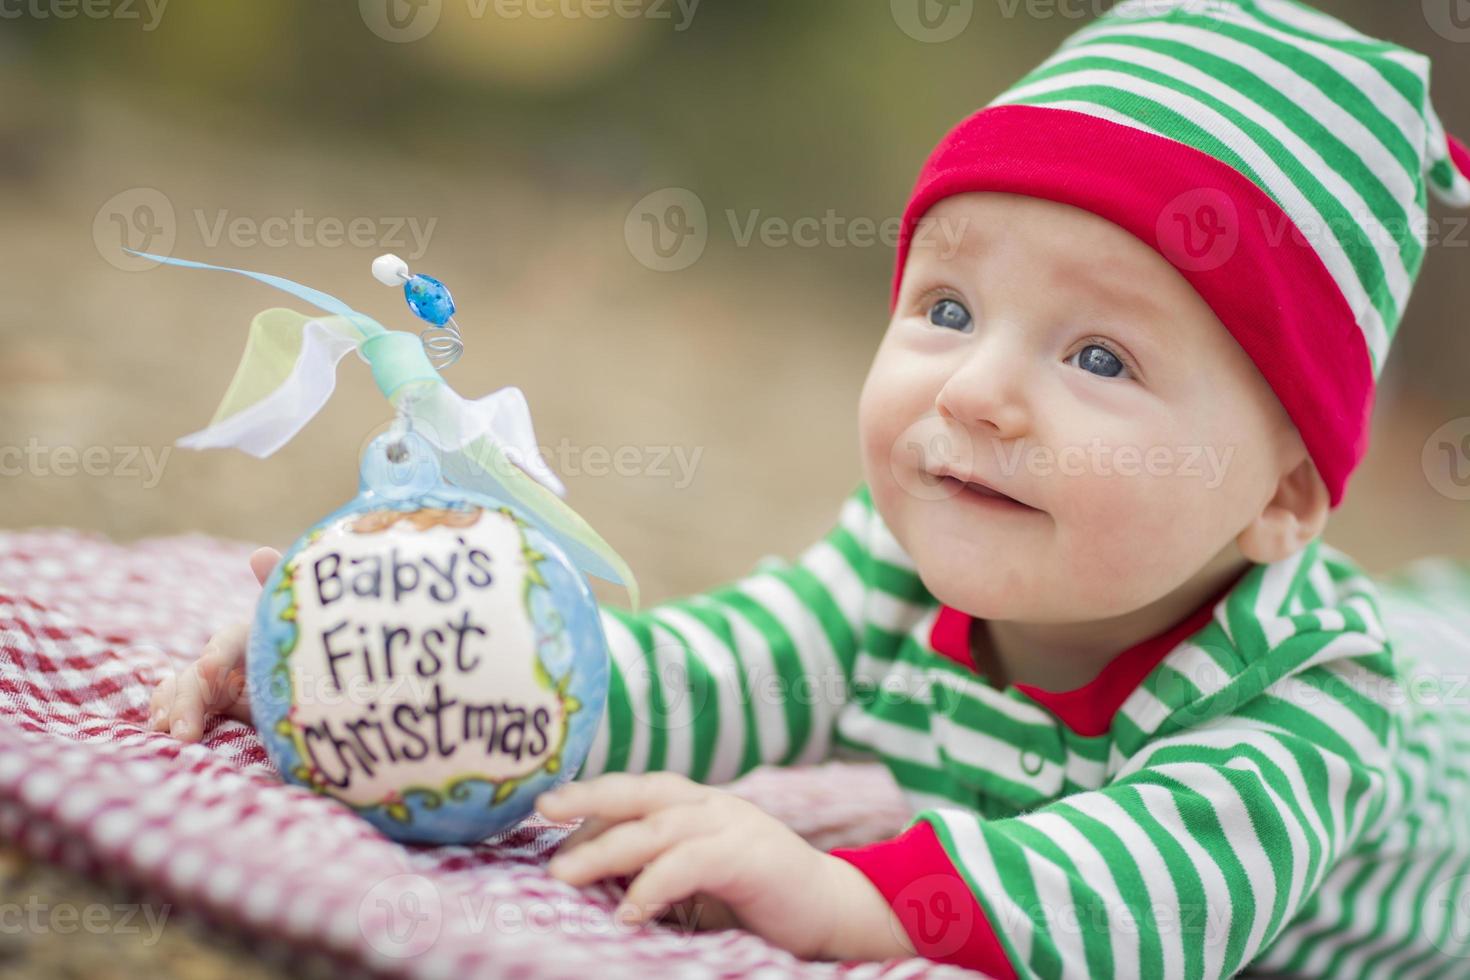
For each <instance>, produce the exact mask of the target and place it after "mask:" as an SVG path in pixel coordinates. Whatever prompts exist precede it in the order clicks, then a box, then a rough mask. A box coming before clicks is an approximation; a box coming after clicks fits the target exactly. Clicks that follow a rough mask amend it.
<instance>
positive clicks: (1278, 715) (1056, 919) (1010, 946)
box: [832, 668, 1393, 980]
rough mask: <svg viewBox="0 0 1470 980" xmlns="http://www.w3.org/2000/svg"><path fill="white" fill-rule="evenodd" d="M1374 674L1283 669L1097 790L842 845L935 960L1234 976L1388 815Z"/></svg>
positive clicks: (1037, 973)
mask: <svg viewBox="0 0 1470 980" xmlns="http://www.w3.org/2000/svg"><path fill="white" fill-rule="evenodd" d="M1376 669H1381V668H1374V669H1373V670H1370V669H1369V668H1363V669H1362V671H1359V672H1358V673H1359V676H1357V677H1355V678H1347V677H1344V676H1340V675H1337V674H1334V673H1333V672H1331V671H1325V670H1320V669H1319V670H1316V671H1314V672H1308V673H1307V674H1304V675H1298V676H1296V677H1292V678H1286V679H1283V680H1282V681H1280V682H1278V683H1277V684H1276V685H1274V686H1273V688H1270V689H1268V691H1267V694H1266V695H1265V696H1263V697H1259V698H1256V699H1253V700H1252V701H1251V702H1250V703H1249V704H1247V705H1244V706H1243V709H1242V710H1239V711H1237V712H1235V713H1233V714H1232V715H1230V716H1226V717H1222V718H1219V719H1216V720H1213V721H1211V722H1209V723H1207V724H1203V725H1200V726H1197V727H1195V728H1191V729H1188V730H1186V731H1183V732H1179V733H1177V734H1175V735H1172V736H1169V737H1167V738H1162V739H1158V740H1156V741H1154V742H1151V743H1149V744H1148V745H1147V746H1145V747H1144V749H1143V750H1142V751H1140V752H1138V753H1137V754H1136V755H1135V756H1134V757H1133V758H1132V759H1130V760H1129V761H1128V762H1127V763H1126V764H1125V765H1124V767H1123V768H1122V770H1121V771H1120V772H1119V774H1118V776H1117V777H1116V778H1115V779H1114V780H1113V781H1111V782H1110V783H1108V784H1107V785H1105V786H1104V787H1102V788H1100V789H1098V790H1094V791H1087V792H1080V793H1075V794H1072V795H1070V796H1067V797H1065V798H1063V799H1061V800H1058V801H1056V802H1054V803H1051V804H1048V805H1046V806H1043V807H1040V808H1038V809H1035V810H1032V811H1030V812H1026V813H1022V814H1018V815H1016V816H1012V817H1007V818H1003V819H994V820H987V819H984V818H982V817H979V816H978V815H976V814H975V813H973V812H971V811H969V810H966V809H963V808H960V807H953V808H950V807H944V806H940V807H935V808H930V809H925V810H922V811H920V812H919V813H918V814H916V815H915V816H914V818H913V819H912V820H911V821H910V823H909V825H908V826H907V827H906V828H905V829H904V831H903V833H902V834H900V835H899V836H898V837H896V838H894V839H892V840H887V841H880V842H878V843H875V844H870V845H867V846H864V847H858V848H844V849H838V850H836V851H833V852H832V853H834V854H835V855H836V856H838V857H842V858H844V859H845V860H848V861H850V862H852V863H853V864H854V865H856V866H857V867H858V868H859V869H860V870H862V871H863V872H864V874H866V875H867V876H868V878H869V879H870V880H871V881H873V883H874V884H875V886H876V887H877V888H878V890H879V891H880V892H881V893H882V894H883V895H884V897H885V898H887V899H888V900H889V902H890V904H891V905H892V907H893V908H894V911H895V913H896V914H897V916H898V918H899V919H900V921H901V922H903V924H904V927H905V929H906V931H907V932H908V933H909V935H910V937H911V939H912V940H913V942H914V943H915V946H916V949H917V951H918V952H919V953H920V954H921V955H925V956H928V957H929V958H931V959H936V960H940V961H942V962H949V963H954V964H957V965H962V966H966V967H969V968H971V969H979V970H982V971H984V972H985V973H987V974H988V975H991V976H995V977H1001V978H1005V977H1027V978H1030V977H1082V976H1086V977H1099V978H1104V977H1118V978H1124V977H1180V978H1211V980H1213V978H1217V977H1228V976H1234V975H1235V974H1236V973H1237V972H1239V971H1240V970H1242V969H1244V968H1245V967H1246V966H1247V965H1249V964H1250V963H1251V962H1252V961H1253V960H1255V959H1256V958H1257V957H1258V956H1260V955H1261V954H1262V952H1263V951H1264V950H1266V949H1267V948H1268V947H1269V946H1270V944H1271V943H1272V942H1273V940H1274V939H1275V938H1277V937H1278V936H1279V935H1280V934H1281V932H1282V930H1283V929H1285V928H1286V927H1287V925H1288V924H1289V923H1291V922H1292V921H1293V919H1295V918H1296V917H1297V916H1298V914H1299V913H1300V912H1301V911H1302V910H1303V909H1304V908H1305V907H1306V906H1307V904H1308V903H1309V902H1312V901H1313V900H1314V895H1315V894H1316V893H1317V891H1318V889H1319V887H1320V886H1321V885H1322V883H1323V880H1324V878H1325V877H1326V876H1327V875H1328V874H1329V873H1330V872H1332V871H1333V870H1334V868H1335V866H1336V865H1337V864H1338V862H1339V860H1340V859H1341V858H1342V857H1343V855H1344V854H1345V853H1347V852H1348V851H1349V850H1350V849H1351V848H1352V847H1354V846H1355V845H1356V844H1357V842H1359V841H1360V840H1361V839H1362V838H1363V835H1364V833H1365V831H1366V830H1367V829H1368V828H1370V827H1371V826H1372V825H1373V824H1375V822H1377V821H1378V820H1379V819H1380V818H1381V816H1382V814H1383V812H1384V807H1385V799H1386V797H1387V795H1388V793H1389V791H1390V789H1389V786H1388V785H1387V784H1388V783H1389V781H1390V778H1391V777H1390V775H1389V769H1390V767H1389V765H1388V758H1389V745H1390V744H1391V743H1392V741H1393V735H1392V734H1391V731H1390V729H1391V725H1390V720H1389V715H1388V713H1387V712H1385V711H1384V710H1383V709H1382V708H1381V707H1380V706H1378V705H1376V704H1372V703H1370V701H1369V699H1368V698H1366V697H1363V696H1362V695H1361V694H1359V693H1357V692H1355V691H1353V690H1351V689H1350V683H1351V682H1353V681H1359V682H1366V683H1370V684H1371V683H1372V682H1373V680H1374V679H1375V676H1377V675H1376V674H1375V673H1374V670H1376ZM1379 679H1381V678H1379Z"/></svg>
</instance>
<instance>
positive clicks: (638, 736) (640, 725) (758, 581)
mask: <svg viewBox="0 0 1470 980" xmlns="http://www.w3.org/2000/svg"><path fill="white" fill-rule="evenodd" d="M871 514H872V505H871V502H870V497H869V496H868V491H867V487H866V485H865V484H860V485H859V486H858V487H857V489H855V490H854V491H852V492H851V493H850V494H849V495H848V496H847V498H846V499H845V500H844V502H843V504H842V506H841V509H840V512H839V515H838V521H837V524H836V526H835V527H833V528H832V529H831V530H830V531H829V532H828V533H827V534H826V535H824V536H823V537H822V538H821V539H820V540H818V541H816V542H815V543H813V544H811V545H810V546H809V547H807V548H806V549H805V550H804V551H803V552H802V553H801V554H800V555H799V556H798V557H797V558H796V559H795V560H794V561H787V560H784V559H774V560H768V561H769V563H768V564H766V565H765V566H763V567H760V568H759V569H758V570H757V571H755V572H753V573H752V574H749V575H747V576H745V577H743V578H740V579H738V580H736V581H734V582H732V583H729V584H727V585H724V586H721V587H719V588H715V589H712V590H710V591H709V592H705V593H701V594H696V595H691V596H688V597H685V598H681V599H675V600H671V601H668V602H663V603H660V604H657V605H654V606H651V607H649V608H647V609H645V610H643V611H641V612H639V613H637V614H636V615H635V614H633V613H630V612H628V611H627V610H625V609H619V608H612V607H609V606H604V607H602V623H603V627H604V629H605V631H606V633H607V640H608V647H609V651H610V653H611V661H612V665H611V670H610V672H609V684H608V699H607V708H606V710H605V711H604V712H603V716H602V720H601V722H600V723H599V727H598V732H597V735H596V737H595V739H594V740H593V743H592V746H591V748H590V750H589V753H588V757H587V761H586V762H585V764H584V765H583V766H582V769H581V770H580V772H579V773H578V775H577V778H578V779H589V778H591V777H593V776H596V775H599V774H601V773H604V772H654V771H672V772H678V773H682V774H683V775H685V776H688V777H689V778H691V779H693V780H695V781H697V782H702V783H710V784H718V783H724V782H728V781H730V780H733V779H735V778H736V777H737V776H740V775H741V774H743V773H745V772H747V771H749V770H751V769H753V768H755V767H756V766H758V765H761V764H764V763H769V764H777V765H799V764H803V763H810V762H816V761H820V760H822V759H825V758H827V757H828V755H829V753H830V751H831V744H832V729H833V726H834V724H835V720H836V715H837V712H838V710H839V709H840V708H841V706H842V705H843V704H845V703H846V702H847V701H848V699H849V697H850V689H851V686H852V679H853V667H854V663H855V661H856V658H857V653H858V647H859V641H860V638H861V617H862V609H863V596H864V591H865V584H864V572H863V570H864V568H865V567H866V564H867V563H866V551H865V545H864V541H865V536H866V534H867V528H868V523H869V520H870V517H871Z"/></svg>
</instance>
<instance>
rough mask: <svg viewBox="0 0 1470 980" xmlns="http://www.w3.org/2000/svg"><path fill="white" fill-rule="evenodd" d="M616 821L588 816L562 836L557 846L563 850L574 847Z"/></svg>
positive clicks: (613, 824)
mask: <svg viewBox="0 0 1470 980" xmlns="http://www.w3.org/2000/svg"><path fill="white" fill-rule="evenodd" d="M617 823H618V821H616V820H607V819H604V818H603V817H588V818H587V819H585V820H583V821H582V825H581V826H580V827H578V828H577V829H576V830H574V831H572V832H571V833H570V834H567V835H566V836H565V837H563V838H562V839H561V844H560V845H558V847H559V849H560V850H563V851H565V850H567V849H568V848H572V847H576V846H577V845H578V844H581V843H585V842H586V841H589V840H593V839H595V838H596V837H598V836H599V835H600V834H602V833H603V832H604V831H606V830H607V829H608V828H609V827H612V826H615V825H616V824H617Z"/></svg>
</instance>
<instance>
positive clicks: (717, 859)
mask: <svg viewBox="0 0 1470 980" xmlns="http://www.w3.org/2000/svg"><path fill="white" fill-rule="evenodd" d="M729 847H730V845H729V842H728V841H726V840H721V839H720V838H719V837H718V836H716V835H714V834H710V835H707V836H704V837H696V838H694V839H693V840H686V841H681V842H680V843H679V844H677V845H675V846H674V847H671V848H669V849H668V850H667V851H664V852H663V853H662V854H660V855H659V856H658V857H657V858H655V859H654V860H653V861H652V862H651V863H650V864H649V865H648V867H646V868H644V869H643V873H642V874H640V875H639V876H638V877H637V878H635V879H634V880H633V884H632V885H630V886H629V887H628V891H627V892H626V893H625V894H624V895H623V900H622V901H621V902H619V903H618V907H617V909H616V910H615V911H614V912H613V916H614V917H615V918H616V919H618V920H619V921H621V922H623V923H626V924H628V925H632V924H634V923H638V922H647V921H648V920H650V919H654V918H657V917H658V916H659V915H662V914H663V912H664V911H665V910H667V909H668V908H669V907H670V906H671V905H673V904H674V903H675V902H678V901H680V900H682V899H685V898H688V897H690V896H691V895H693V894H694V893H696V892H698V891H699V890H700V889H703V890H705V891H706V892H708V893H709V894H711V895H713V896H714V897H716V898H718V897H720V892H721V890H723V889H724V888H725V887H726V885H727V884H728V881H729V877H730V875H731V873H732V872H731V870H730V862H729Z"/></svg>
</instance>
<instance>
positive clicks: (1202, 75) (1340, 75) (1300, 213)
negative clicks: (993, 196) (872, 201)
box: [893, 0, 1470, 506]
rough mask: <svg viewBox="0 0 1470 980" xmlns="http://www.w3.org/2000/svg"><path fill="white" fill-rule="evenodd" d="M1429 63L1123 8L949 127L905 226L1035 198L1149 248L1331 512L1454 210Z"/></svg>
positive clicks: (1259, 13)
mask: <svg viewBox="0 0 1470 980" xmlns="http://www.w3.org/2000/svg"><path fill="white" fill-rule="evenodd" d="M1429 68H1430V65H1429V59H1428V58H1426V57H1425V56H1424V55H1421V54H1418V53H1416V52H1414V51H1410V50H1407V49H1405V48H1402V47H1399V46H1397V45H1394V44H1390V43H1388V42H1385V41H1379V40H1375V39H1373V38H1370V37H1367V36H1365V35H1363V34H1360V33H1358V32H1357V31H1355V30H1353V29H1352V28H1350V27H1348V26H1347V25H1346V24H1344V23H1342V22H1341V21H1339V20H1336V19H1334V18H1332V17H1329V16H1327V15H1325V14H1323V13H1320V12H1318V11H1316V10H1313V9H1311V8H1310V7H1307V6H1304V5H1302V4H1299V3H1296V2H1293V0H1127V2H1124V3H1121V4H1119V5H1118V6H1116V7H1114V8H1113V9H1112V10H1111V11H1109V12H1108V13H1107V14H1106V15H1105V16H1103V17H1101V18H1100V19H1098V20H1097V21H1096V22H1094V23H1092V24H1090V25H1088V26H1087V27H1085V28H1084V29H1082V30H1081V31H1079V32H1078V33H1076V34H1075V35H1073V36H1072V37H1071V38H1069V39H1068V40H1067V41H1066V42H1064V43H1063V44H1062V46H1061V47H1060V48H1059V49H1058V50H1057V51H1056V53H1054V54H1053V55H1052V56H1051V57H1049V58H1048V59H1047V60H1046V61H1044V62H1043V63H1042V64H1041V65H1040V66H1038V67H1037V68H1036V69H1035V70H1034V71H1032V72H1031V73H1030V74H1028V75H1027V76H1026V77H1024V78H1022V79H1021V80H1020V82H1018V83H1017V84H1016V85H1015V86H1014V87H1012V88H1011V89H1010V90H1009V91H1007V92H1005V93H1004V94H1002V95H1001V96H1000V97H999V98H997V99H995V100H994V101H993V102H991V103H990V104H989V105H988V106H986V107H985V108H984V109H982V110H980V111H979V112H977V113H975V114H974V115H972V116H970V117H969V118H967V119H966V120H964V121H963V122H961V123H960V124H959V125H958V126H957V127H955V128H954V129H953V130H952V131H951V132H950V133H949V134H948V135H947V136H946V137H945V138H944V139H943V140H942V141H941V142H940V144H939V146H938V147H937V148H936V149H935V150H934V152H933V154H931V156H930V158H929V160H928V162H927V163H926V164H925V166H924V169H923V172H922V173H921V174H920V177H919V180H918V183H917V185H916V186H915V188H914V193H913V196H912V197H911V198H910V201H909V205H908V208H907V210H906V212H905V215H904V222H903V231H902V234H901V236H900V240H899V246H898V264H897V271H896V274H895V276H894V283H893V295H894V298H895V300H896V299H897V295H898V287H899V283H900V281H901V279H902V276H903V268H904V260H905V258H906V256H907V253H908V247H909V243H910V241H911V240H912V237H913V234H914V230H915V228H916V226H917V224H918V222H919V219H920V218H922V217H923V215H924V213H925V212H927V211H928V210H929V209H930V208H931V207H932V206H933V205H934V204H935V203H936V202H937V201H939V200H941V199H943V198H945V197H949V196H950V195H953V194H960V193H965V192H967V191H982V190H989V191H1005V192H1010V193H1016V194H1025V195H1029V196H1033V197H1041V198H1046V199H1048V200H1054V201H1059V202H1062V203H1065V204H1070V205H1074V206H1076V207H1080V208H1084V209H1086V210H1088V211H1092V212H1094V213H1096V214H1099V215H1101V216H1103V217H1105V218H1107V219H1109V220H1110V221H1112V222H1114V223H1115V224H1117V225H1119V226H1121V227H1123V228H1124V229H1126V230H1127V231H1129V232H1131V233H1132V234H1134V235H1135V236H1137V237H1138V238H1140V239H1141V240H1143V241H1145V242H1147V243H1148V244H1149V245H1150V246H1152V247H1154V248H1156V249H1157V250H1158V251H1159V252H1160V253H1161V254H1162V255H1163V256H1164V257H1165V258H1166V259H1168V260H1169V261H1170V262H1171V263H1172V264H1173V265H1174V266H1175V268H1177V269H1178V270H1179V271H1180V272H1181V273H1182V274H1183V275H1184V276H1185V277H1186V278H1187V279H1188V280H1189V281H1190V283H1191V284H1192V285H1193V286H1194V287H1195V289H1196V290H1197V291H1198V292H1199V294H1200V296H1201V297H1203V298H1204V300H1205V301H1206V302H1207V303H1208V304H1209V305H1210V307H1211V308H1212V309H1213V310H1214V311H1215V313H1216V315H1218V316H1219V318H1220V320H1221V321H1222V322H1223V323H1224V324H1225V325H1226V327H1227V328H1229V330H1230V332H1231V333H1232V334H1233V335H1234V336H1235V338H1236V339H1237V340H1238V341H1239V342H1240V344H1241V346H1242V347H1244V348H1245V350H1246V352H1247V353H1248V354H1249V355H1250V356H1251V358H1252V360H1254V361H1255V363H1256V365H1257V367H1258V368H1259V369H1260V371H1261V373H1262V375H1264V376H1265V378H1266V380H1267V381H1268V382H1269V383H1270V385H1271V387H1272V388H1273V389H1274V390H1275V392H1276V394H1277V396H1278V397H1279V398H1280V399H1281V402H1282V404H1283V405H1284V406H1285V408H1286V410H1287V412H1288V414H1289V415H1290V416H1291V418H1292V420H1293V421H1294V422H1295V423H1296V425H1297V428H1298V430H1299V431H1300V432H1301V434H1302V437H1303V441H1304V442H1305V443H1306V446H1307V448H1308V450H1309V451H1310V453H1311V455H1312V458H1313V460H1314V461H1315V462H1316V465H1317V468H1318V470H1319V471H1320V472H1321V474H1322V477H1323V479H1324V481H1325V482H1326V484H1327V486H1328V489H1329V490H1330V492H1331V495H1332V504H1333V505H1334V506H1336V505H1337V504H1338V503H1340V502H1341V499H1342V495H1343V491H1344V488H1345V486H1346V483H1347V478H1348V475H1349V474H1350V473H1351V472H1352V470H1353V469H1354V468H1355V467H1356V466H1357V464H1358V462H1359V460H1360V459H1361V458H1362V455H1363V453H1364V451H1365V450H1366V449H1367V435H1368V418H1369V414H1370V412H1371V409H1372V401H1373V391H1374V384H1375V379H1376V378H1377V377H1378V373H1379V371H1380V369H1381V368H1382V365H1383V361H1384V357H1385V355H1386V354H1387V351H1388V347H1389V343H1390V341H1391V340H1392V339H1393V336H1394V333H1395V331H1396V330H1397V328H1398V324H1399V320H1400V318H1401V317H1402V315H1403V310H1404V306H1405V304H1406V303H1407V302H1408V298H1409V291H1410V289H1411V287H1412V286H1413V283H1414V280H1415V278H1416V277H1417V275H1418V273H1419V269H1420V267H1421V265H1422V264H1423V261H1424V254H1425V249H1426V247H1427V241H1428V230H1429V219H1428V217H1427V208H1428V191H1430V190H1433V191H1434V192H1435V195H1436V196H1437V197H1439V198H1440V199H1441V200H1442V201H1444V202H1446V203H1448V204H1451V205H1457V206H1462V207H1463V206H1467V205H1470V152H1467V150H1466V148H1465V146H1464V144H1462V143H1460V142H1459V141H1457V140H1455V139H1454V138H1453V137H1450V136H1447V135H1446V133H1445V131H1444V129H1443V127H1442V126H1441V124H1440V121H1439V118H1438V117H1437V116H1436V115H1435V112H1434V109H1433V107H1432V105H1431V104H1430V100H1429Z"/></svg>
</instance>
